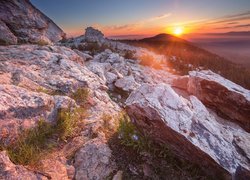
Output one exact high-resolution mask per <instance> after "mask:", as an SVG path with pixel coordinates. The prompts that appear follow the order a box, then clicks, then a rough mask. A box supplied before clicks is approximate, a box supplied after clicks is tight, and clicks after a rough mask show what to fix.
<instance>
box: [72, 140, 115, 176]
mask: <svg viewBox="0 0 250 180" xmlns="http://www.w3.org/2000/svg"><path fill="white" fill-rule="evenodd" d="M74 166H75V168H76V175H75V179H76V180H78V179H89V180H94V179H95V180H102V179H105V178H107V177H108V176H109V175H110V173H112V172H113V171H114V170H115V168H116V166H115V164H114V162H112V160H111V150H110V148H109V147H108V145H107V144H106V143H104V142H103V141H102V140H100V139H93V140H91V141H89V142H87V143H86V144H85V145H84V146H83V147H82V148H81V149H80V150H79V151H78V152H77V153H76V156H75V163H74Z"/></svg>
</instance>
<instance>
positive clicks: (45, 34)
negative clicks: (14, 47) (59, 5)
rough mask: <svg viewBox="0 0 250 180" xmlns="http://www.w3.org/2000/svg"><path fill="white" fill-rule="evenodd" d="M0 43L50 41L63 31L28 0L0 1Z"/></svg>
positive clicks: (56, 38) (57, 38)
mask: <svg viewBox="0 0 250 180" xmlns="http://www.w3.org/2000/svg"><path fill="white" fill-rule="evenodd" d="M0 29H1V35H0V43H1V44H17V42H18V43H51V42H56V41H59V40H61V39H62V38H63V37H64V36H65V34H64V32H63V31H62V30H61V29H60V28H59V27H58V26H57V25H56V24H55V23H54V22H53V21H52V20H51V19H49V18H48V17H47V16H45V15H44V14H43V13H42V12H41V11H39V10H38V9H36V8H35V7H34V6H33V5H32V4H31V3H30V1H29V0H1V1H0Z"/></svg>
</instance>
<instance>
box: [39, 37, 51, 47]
mask: <svg viewBox="0 0 250 180" xmlns="http://www.w3.org/2000/svg"><path fill="white" fill-rule="evenodd" d="M37 44H38V45H39V46H46V45H49V43H48V42H47V41H45V40H42V39H40V40H39V41H38V42H37Z"/></svg>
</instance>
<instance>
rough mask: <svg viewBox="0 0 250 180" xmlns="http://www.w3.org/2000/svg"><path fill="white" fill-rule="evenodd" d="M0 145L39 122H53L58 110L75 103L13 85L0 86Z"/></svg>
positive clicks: (60, 97)
mask: <svg viewBox="0 0 250 180" xmlns="http://www.w3.org/2000/svg"><path fill="white" fill-rule="evenodd" d="M0 96H1V98H0V143H3V144H9V143H11V142H14V141H15V140H16V137H17V136H18V134H19V133H20V131H21V130H24V129H27V128H31V127H34V126H35V125H36V124H37V122H38V121H39V120H45V121H47V122H53V121H54V120H55V117H56V114H57V110H58V109H59V108H67V107H68V106H69V105H70V104H71V106H74V105H75V102H74V101H73V100H72V99H70V98H68V97H64V96H55V97H53V96H50V95H47V94H44V93H37V92H33V91H29V90H27V89H25V88H21V87H18V86H14V85H1V84H0Z"/></svg>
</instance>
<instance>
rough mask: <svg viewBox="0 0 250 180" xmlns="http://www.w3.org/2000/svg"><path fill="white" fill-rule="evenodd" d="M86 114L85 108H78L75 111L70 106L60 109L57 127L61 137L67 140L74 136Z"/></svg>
mask: <svg viewBox="0 0 250 180" xmlns="http://www.w3.org/2000/svg"><path fill="white" fill-rule="evenodd" d="M86 116H87V113H86V109H84V108H76V109H74V110H73V111H72V110H71V109H70V108H67V109H59V110H58V115H57V125H56V127H55V128H56V131H57V133H58V134H59V138H60V139H62V140H66V139H67V138H68V137H72V136H73V135H74V134H75V133H76V132H77V130H78V124H79V121H80V120H81V119H83V118H84V117H86Z"/></svg>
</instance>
